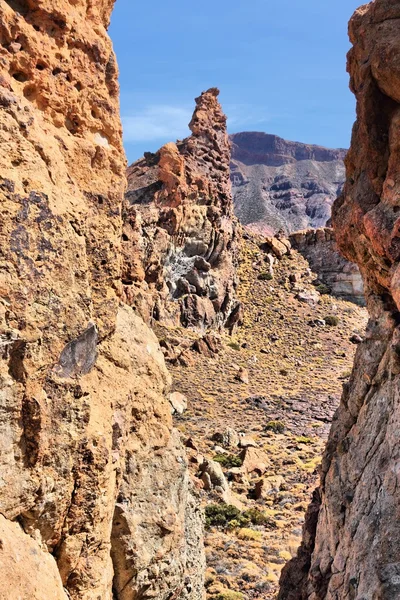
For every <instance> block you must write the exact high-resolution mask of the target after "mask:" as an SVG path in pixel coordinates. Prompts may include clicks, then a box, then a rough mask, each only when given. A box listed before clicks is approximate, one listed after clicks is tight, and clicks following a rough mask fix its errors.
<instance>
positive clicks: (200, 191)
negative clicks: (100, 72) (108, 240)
mask: <svg viewBox="0 0 400 600" xmlns="http://www.w3.org/2000/svg"><path fill="white" fill-rule="evenodd" d="M218 94H219V92H218V90H217V89H216V88H212V89H210V90H208V91H207V92H203V94H202V95H201V96H200V97H199V98H197V99H196V109H195V111H194V114H193V118H192V120H191V122H190V125H189V127H190V129H191V131H192V135H191V136H190V137H188V138H187V139H185V140H183V141H178V142H177V143H176V144H175V143H169V144H166V145H165V146H163V147H162V148H161V149H160V150H159V151H158V152H157V153H156V154H152V155H150V154H146V155H145V157H144V158H142V159H140V160H138V161H137V162H135V163H134V164H132V165H131V166H130V167H129V169H128V191H127V193H126V199H125V208H124V217H123V218H124V234H123V240H124V241H123V251H124V267H123V271H124V273H123V284H124V298H125V299H126V301H127V302H128V303H129V304H131V305H132V306H135V308H136V310H138V311H139V313H140V314H141V315H142V316H143V318H144V319H145V320H146V321H147V322H150V321H151V320H152V319H155V320H162V321H163V323H165V324H172V325H177V324H182V325H184V326H187V327H196V328H201V329H204V328H209V327H220V326H222V325H224V323H225V321H226V320H227V319H228V318H229V316H230V314H231V312H232V311H233V310H235V308H236V306H237V302H236V301H235V287H236V280H235V261H236V243H237V238H238V229H237V224H236V221H235V219H234V218H233V205H232V195H231V187H230V181H229V161H230V144H229V138H228V135H227V132H226V117H225V115H224V114H223V112H222V109H221V106H220V104H219V102H218V99H217V97H218Z"/></svg>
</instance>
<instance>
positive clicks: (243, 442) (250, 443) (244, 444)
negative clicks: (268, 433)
mask: <svg viewBox="0 0 400 600" xmlns="http://www.w3.org/2000/svg"><path fill="white" fill-rule="evenodd" d="M239 446H240V447H241V448H257V447H258V444H257V442H256V441H255V440H253V438H250V437H243V438H241V439H240V442H239Z"/></svg>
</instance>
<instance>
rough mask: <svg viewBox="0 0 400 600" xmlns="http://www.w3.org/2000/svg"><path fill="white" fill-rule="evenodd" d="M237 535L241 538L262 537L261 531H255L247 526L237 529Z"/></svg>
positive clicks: (254, 539) (255, 538) (259, 538)
mask: <svg viewBox="0 0 400 600" xmlns="http://www.w3.org/2000/svg"><path fill="white" fill-rule="evenodd" d="M237 536H238V538H240V539H241V540H253V541H259V540H261V538H262V533H261V531H255V530H254V529H249V528H248V527H242V528H241V529H239V531H238V533H237Z"/></svg>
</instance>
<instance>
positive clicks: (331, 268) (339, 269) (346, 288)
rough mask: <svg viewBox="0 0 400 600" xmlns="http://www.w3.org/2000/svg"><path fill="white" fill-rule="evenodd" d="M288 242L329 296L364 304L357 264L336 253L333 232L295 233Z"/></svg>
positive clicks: (327, 230)
mask: <svg viewBox="0 0 400 600" xmlns="http://www.w3.org/2000/svg"><path fill="white" fill-rule="evenodd" d="M289 239H290V241H291V243H292V246H293V247H294V248H295V249H296V250H298V251H299V252H300V253H301V254H302V255H303V256H304V258H306V259H307V261H308V262H309V264H310V267H311V269H312V270H313V271H314V273H316V274H317V275H318V279H319V280H320V281H321V283H323V284H324V285H325V286H327V288H328V289H329V292H330V293H331V294H332V295H334V296H337V297H338V298H343V299H344V300H349V301H350V302H355V303H356V304H359V305H360V306H364V305H365V297H364V285H363V281H362V277H361V274H360V271H359V269H358V267H357V265H356V264H354V263H352V262H350V261H348V260H346V259H345V258H344V257H343V256H342V255H341V254H340V253H339V249H338V247H337V244H336V241H335V234H334V231H333V229H330V228H328V227H324V228H320V229H308V230H305V231H297V232H295V233H292V234H291V235H290V236H289Z"/></svg>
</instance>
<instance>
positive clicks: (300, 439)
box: [296, 435, 314, 444]
mask: <svg viewBox="0 0 400 600" xmlns="http://www.w3.org/2000/svg"><path fill="white" fill-rule="evenodd" d="M296 442H297V443H298V444H313V443H314V440H313V439H312V438H309V437H306V436H304V435H299V436H298V437H297V438H296Z"/></svg>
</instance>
